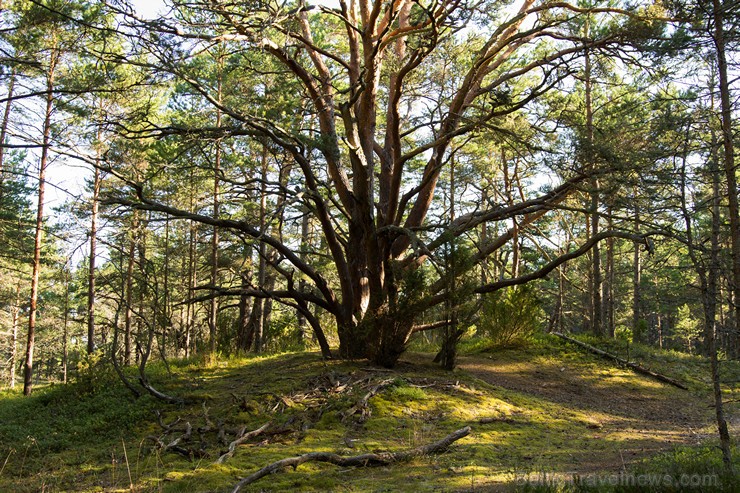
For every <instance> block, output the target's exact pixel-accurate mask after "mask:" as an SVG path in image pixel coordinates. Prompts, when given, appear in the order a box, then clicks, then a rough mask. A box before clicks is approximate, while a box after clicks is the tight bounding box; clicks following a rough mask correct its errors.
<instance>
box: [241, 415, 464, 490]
mask: <svg viewBox="0 0 740 493" xmlns="http://www.w3.org/2000/svg"><path fill="white" fill-rule="evenodd" d="M468 434H470V427H469V426H466V427H465V428H461V429H459V430H457V431H455V432H454V433H451V434H449V435H447V436H446V437H444V438H443V439H441V440H439V441H437V442H434V443H430V444H429V445H424V446H422V447H417V448H414V449H411V450H405V451H402V452H383V453H379V454H372V453H371V454H362V455H356V456H352V457H344V456H341V455H337V454H333V453H330V452H310V453H307V454H303V455H299V456H298V457H290V458H287V459H282V460H279V461H277V462H273V463H272V464H270V465H268V466H265V467H263V468H262V469H260V470H259V471H257V472H254V473H252V474H250V475H249V476H247V477H246V478H244V479H242V480H241V481H239V482H238V483H237V484H236V486H234V489H233V490H232V492H231V493H237V492H238V491H240V490H241V489H242V487H244V486H246V485H248V484H252V483H254V482H255V481H257V480H259V479H261V478H263V477H265V476H267V475H268V474H272V473H275V472H277V471H279V470H281V469H284V468H286V467H292V468H294V469H295V468H297V467H298V466H299V465H301V464H304V463H306V462H327V463H329V464H334V465H335V466H339V467H376V466H387V465H390V464H395V463H399V462H407V461H409V460H411V459H413V458H415V457H419V456H421V455H428V454H438V453H441V452H444V451H445V450H447V448H449V446H450V445H452V444H453V443H454V442H456V441H457V440H460V439H461V438H463V437H465V436H467V435H468Z"/></svg>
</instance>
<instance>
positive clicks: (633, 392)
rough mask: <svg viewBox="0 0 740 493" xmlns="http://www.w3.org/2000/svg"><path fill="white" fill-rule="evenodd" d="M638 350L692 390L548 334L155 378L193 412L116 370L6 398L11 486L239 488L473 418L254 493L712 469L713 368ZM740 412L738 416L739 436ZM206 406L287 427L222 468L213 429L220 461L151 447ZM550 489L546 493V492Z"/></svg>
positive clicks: (463, 487) (235, 423)
mask: <svg viewBox="0 0 740 493" xmlns="http://www.w3.org/2000/svg"><path fill="white" fill-rule="evenodd" d="M609 349H611V350H615V351H616V350H619V348H617V347H615V348H609ZM632 351H633V357H634V355H635V353H634V352H635V351H637V356H638V357H639V358H641V359H642V362H643V364H647V365H648V366H652V367H653V368H654V369H655V370H658V371H662V372H664V373H666V374H669V375H671V376H674V377H676V378H680V379H683V380H684V381H686V382H688V384H689V386H690V387H691V390H690V391H688V392H686V391H682V390H680V389H676V388H673V387H669V386H666V385H663V384H660V383H656V382H653V381H652V380H649V379H647V378H645V377H642V376H639V375H636V374H634V373H632V372H630V371H628V370H624V369H621V368H618V367H616V366H614V365H612V364H611V363H608V362H605V361H602V360H600V359H598V358H596V357H595V356H591V355H589V354H584V353H583V352H582V351H581V350H578V349H576V348H573V347H570V346H569V345H568V344H566V343H564V342H561V341H560V340H557V339H555V338H543V339H540V340H537V341H535V343H533V344H532V345H531V346H529V347H526V348H517V349H510V350H505V351H499V352H496V353H482V354H475V355H467V356H464V357H462V358H461V361H460V369H458V370H456V371H455V372H452V373H450V372H445V371H443V370H441V369H439V368H438V367H436V366H435V365H434V364H432V363H431V355H429V354H422V353H409V354H407V355H405V356H404V357H403V358H402V360H401V363H400V364H399V365H398V367H397V368H396V369H394V370H392V371H387V370H383V369H379V368H371V367H369V366H368V365H367V363H366V362H342V361H328V362H326V361H322V360H321V359H320V357H319V355H318V354H314V353H292V354H282V355H275V356H268V357H260V358H234V359H228V360H226V361H219V362H217V363H213V364H205V363H203V362H202V361H196V360H191V361H172V362H170V364H169V368H166V367H165V366H163V365H161V364H153V365H151V366H150V379H151V381H152V383H153V384H154V385H155V386H156V387H157V388H158V389H160V390H162V391H164V392H168V393H171V394H174V395H179V396H183V397H185V398H187V400H188V404H185V405H168V404H164V403H162V402H160V401H157V400H155V399H154V398H152V397H149V396H145V397H142V398H140V399H138V400H134V399H132V398H131V397H130V395H129V394H128V393H127V391H126V390H125V388H123V386H122V385H121V384H120V383H119V382H117V380H116V379H115V376H114V375H111V374H106V373H105V372H103V373H95V378H94V379H83V380H82V381H81V382H79V383H75V384H70V385H67V386H62V385H54V386H49V387H46V388H43V389H39V390H38V391H37V392H36V393H35V394H34V395H33V396H32V397H30V398H24V397H22V396H21V395H19V394H18V393H11V392H6V393H4V394H2V395H0V491H14V492H36V491H89V492H93V491H106V492H114V491H139V492H149V491H157V492H159V491H161V492H220V491H230V488H231V487H233V485H234V484H235V483H236V482H238V480H239V478H241V477H243V476H246V475H247V474H249V473H251V472H253V471H255V470H257V469H259V468H260V467H263V466H265V465H267V464H269V463H271V462H273V461H276V460H279V459H282V458H286V457H292V456H295V455H299V454H302V453H305V452H311V451H330V452H336V453H339V454H345V455H356V454H360V453H364V452H377V451H387V450H388V451H395V450H403V449H407V448H411V447H416V446H420V445H424V444H427V443H430V442H432V441H435V440H437V439H439V438H441V437H443V436H445V435H447V434H448V433H450V432H452V431H454V430H456V429H458V428H461V427H463V426H466V425H470V426H472V427H473V432H472V434H471V435H470V436H468V437H466V438H464V439H462V440H460V441H459V442H457V443H455V444H454V445H453V446H452V447H451V449H450V450H449V451H448V452H447V453H444V454H441V455H434V456H425V457H422V458H419V459H416V460H414V461H412V462H411V463H407V464H398V465H395V466H392V467H385V468H353V469H343V468H338V467H335V466H332V465H327V464H313V463H309V464H304V465H302V466H300V467H299V468H298V469H297V470H295V471H293V470H287V471H284V472H282V473H279V474H275V475H272V476H269V477H266V478H263V479H262V480H260V481H258V482H257V483H255V484H254V485H253V486H252V487H251V488H247V489H246V491H363V492H364V491H369V492H381V491H409V492H412V491H413V492H416V491H486V490H492V489H493V490H499V489H508V488H513V487H515V483H516V481H517V480H522V479H534V480H536V479H537V478H547V481H545V482H544V487H545V489H550V490H553V489H558V488H561V487H560V486H558V485H557V484H556V483H557V481H560V480H562V479H566V480H567V479H568V478H572V477H573V474H577V475H581V476H584V475H588V474H596V473H614V472H619V471H625V470H633V469H634V470H637V469H639V468H640V467H643V468H644V467H654V468H658V470H665V471H667V470H669V469H670V467H669V465H670V464H674V466H673V467H674V468H675V464H676V462H677V461H680V460H684V461H688V462H691V461H696V460H695V455H691V454H693V453H694V452H696V453H697V454H704V455H706V454H711V451H712V449H711V444H712V440H713V439H714V432H713V430H714V427H713V426H712V421H711V417H712V415H711V413H712V410H711V408H709V406H710V404H711V399H710V394H709V392H708V385H707V383H708V368H707V367H706V366H707V365H706V362H705V361H704V360H703V359H701V358H693V357H685V356H683V355H680V354H672V353H664V352H660V351H654V350H649V349H647V348H637V349H635V348H632ZM648 363H649V364H648ZM723 368H724V370H725V373H724V377H723V378H724V379H725V380H728V381H730V380H738V378H737V376H738V375H740V365H737V364H734V363H732V364H730V363H728V364H725V365H724V366H723ZM380 383H383V384H384V385H383V386H382V387H381V389H380V390H379V391H378V393H377V394H376V395H374V396H373V397H371V398H370V399H369V407H368V409H369V411H370V414H369V416H368V415H366V416H364V417H363V416H362V413H361V412H358V413H356V414H354V415H352V416H346V413H347V411H348V410H349V409H350V408H352V407H353V406H354V405H355V404H357V402H358V401H359V400H360V399H361V398H362V397H363V396H364V395H365V394H366V393H367V392H368V391H369V390H370V389H372V388H373V387H374V386H375V385H377V384H380ZM733 396H734V391H733V390H732V389H731V388H729V387H728V397H730V400H732V398H733ZM733 406H736V404H735V403H730V404H728V409H727V410H728V415H729V418H730V423H731V425H732V428H733V430H735V423H736V421H735V417H736V416H737V415H738V414H737V412H736V407H733ZM204 408H205V409H207V410H208V417H209V419H210V421H211V422H212V423H223V424H224V427H225V428H226V429H238V428H240V427H242V426H246V427H247V429H256V428H258V427H259V426H261V425H263V424H264V423H266V422H268V421H269V422H271V423H272V425H271V430H273V431H276V433H272V434H270V433H268V434H266V435H264V436H261V437H257V438H255V439H254V440H251V441H250V442H249V443H247V444H245V445H242V446H240V447H239V448H238V449H237V451H236V453H235V455H234V456H233V457H232V458H231V459H230V460H228V461H226V462H225V463H224V464H220V465H215V464H214V460H215V459H216V457H217V456H218V455H219V453H220V452H221V451H222V450H224V449H225V447H224V446H223V445H221V444H219V443H217V440H216V438H215V437H216V435H215V433H213V432H211V433H210V434H209V433H205V432H204V433H203V434H202V435H200V436H199V434H198V433H197V432H194V433H193V441H194V442H196V443H198V444H200V443H201V441H203V442H205V443H207V447H206V448H205V453H206V454H207V455H206V456H204V457H194V458H193V460H192V461H191V460H188V459H187V458H185V457H183V456H181V455H178V454H176V453H173V452H165V451H162V450H157V449H156V448H155V447H154V441H153V440H151V439H150V438H148V437H152V436H154V437H161V436H162V435H163V431H162V428H161V426H160V425H159V424H158V422H157V419H156V415H155V412H156V411H157V410H160V411H161V413H162V416H163V421H164V423H165V424H169V423H172V422H173V421H175V420H176V419H177V418H180V420H181V421H180V423H181V424H182V423H185V422H190V423H191V424H192V425H193V427H194V428H198V427H203V426H205V424H206V421H205V418H204ZM481 420H487V421H488V422H487V423H486V424H481V423H480V421H481ZM277 431H279V433H277ZM180 434H181V433H180ZM177 436H178V434H177V433H173V434H170V435H168V436H167V437H166V438H165V439H164V440H165V441H169V440H172V439H173V438H176V437H177ZM124 446H125V450H124ZM677 446H692V447H693V446H700V447H702V448H700V449H697V448H692V449H676V447H677ZM708 447H709V448H708ZM675 450H679V452H676V451H675ZM680 450H691V451H694V452H680ZM707 450H709V451H710V452H707ZM664 451H673V452H671V453H672V454H674V459H671V458H670V457H671V456H668V458H666V456H661V458H659V459H655V458H653V459H652V462H647V463H646V462H644V461H645V460H646V459H649V458H650V457H654V456H655V455H656V454H658V453H659V452H664ZM697 451H698V452H697ZM675 454H684V456H683V459H680V457H679V458H676V457H675ZM715 456H717V457H718V455H717V453H716V451H715V452H714V455H713V456H712V457H715ZM687 457H688V458H690V460H689V459H687ZM712 460H714V458H713V459H712ZM661 461H662V462H661ZM646 464H647V465H646ZM650 464H653V465H652V466H651V465H650ZM687 467H688V466H687ZM697 467H698V466H697ZM702 467H703V466H702ZM538 484H539V486H537V487H536V488H535V489H537V488H540V487H541V486H542V484H543V483H542V482H540V483H538ZM517 487H518V488H520V489H522V488H523V489H531V488H532V487H531V484H529V485H523V486H522V485H521V484H520V485H519V486H517Z"/></svg>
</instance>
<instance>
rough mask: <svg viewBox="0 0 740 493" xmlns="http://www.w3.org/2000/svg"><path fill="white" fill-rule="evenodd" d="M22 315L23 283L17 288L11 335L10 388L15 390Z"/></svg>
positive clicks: (17, 285)
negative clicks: (19, 327)
mask: <svg viewBox="0 0 740 493" xmlns="http://www.w3.org/2000/svg"><path fill="white" fill-rule="evenodd" d="M20 313H21V283H20V282H19V283H18V284H16V286H15V302H14V303H13V313H12V322H11V323H12V326H11V334H10V388H11V389H14V388H15V368H16V366H18V325H19V319H20Z"/></svg>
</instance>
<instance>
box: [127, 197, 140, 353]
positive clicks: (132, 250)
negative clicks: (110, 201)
mask: <svg viewBox="0 0 740 493" xmlns="http://www.w3.org/2000/svg"><path fill="white" fill-rule="evenodd" d="M138 229H139V219H138V213H137V212H136V211H134V212H133V217H132V219H131V231H129V245H128V256H127V266H126V312H125V315H124V330H123V364H124V365H126V366H129V365H130V364H131V344H132V337H131V333H132V329H131V326H132V324H133V317H134V305H133V304H134V295H133V291H134V265H135V264H136V241H137V235H138Z"/></svg>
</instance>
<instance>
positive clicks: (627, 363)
mask: <svg viewBox="0 0 740 493" xmlns="http://www.w3.org/2000/svg"><path fill="white" fill-rule="evenodd" d="M551 333H552V334H555V335H556V336H558V337H560V338H561V339H565V340H566V341H568V342H572V343H573V344H575V345H577V346H580V347H582V348H584V349H586V350H588V351H590V352H592V353H594V354H596V355H598V356H601V357H602V358H606V359H610V360H612V361H616V362H617V363H619V364H622V365H624V366H626V367H627V368H630V369H632V370H634V371H636V372H637V373H641V374H643V375H647V376H649V377H652V378H654V379H656V380H659V381H661V382H664V383H667V384H670V385H673V386H674V387H678V388H679V389H683V390H689V389H688V387H686V386H685V385H684V384H682V383H681V382H679V381H678V380H675V379H673V378H670V377H667V376H665V375H661V374H660V373H657V372H654V371H652V370H650V369H648V368H645V367H644V366H642V365H639V364H637V363H632V362H631V361H627V360H626V359H623V358H620V357H619V356H617V355H615V354H611V353H607V352H606V351H603V350H601V349H599V348H597V347H594V346H591V345H590V344H586V343H585V342H581V341H579V340H577V339H573V338H572V337H568V336H567V335H565V334H562V333H560V332H551Z"/></svg>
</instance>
